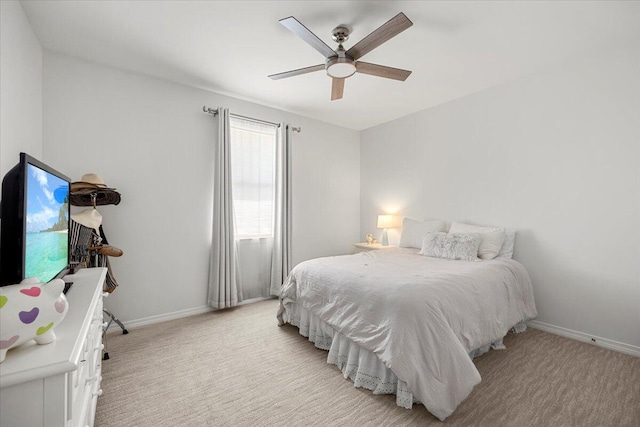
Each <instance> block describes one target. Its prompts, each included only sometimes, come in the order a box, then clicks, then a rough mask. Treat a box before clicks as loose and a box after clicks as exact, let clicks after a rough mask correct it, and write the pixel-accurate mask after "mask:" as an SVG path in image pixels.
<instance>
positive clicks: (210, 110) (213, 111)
mask: <svg viewBox="0 0 640 427" xmlns="http://www.w3.org/2000/svg"><path fill="white" fill-rule="evenodd" d="M202 111H204V112H205V113H207V114H212V115H213V116H214V117H215V116H217V115H218V109H217V108H209V107H207V106H206V105H203V106H202ZM229 115H230V116H233V117H236V118H239V119H246V120H253V121H254V122H260V123H266V124H268V125H273V126H277V127H280V123H273V122H268V121H266V120H260V119H254V118H253V117H247V116H241V115H240V114H233V113H230V114H229ZM291 130H292V131H294V132H298V133H300V132H301V131H302V128H301V127H293V126H292V127H291Z"/></svg>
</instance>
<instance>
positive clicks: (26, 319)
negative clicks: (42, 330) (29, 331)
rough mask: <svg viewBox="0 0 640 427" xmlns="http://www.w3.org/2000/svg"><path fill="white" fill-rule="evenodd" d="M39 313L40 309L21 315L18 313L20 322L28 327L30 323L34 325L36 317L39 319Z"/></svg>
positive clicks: (22, 312) (21, 313)
mask: <svg viewBox="0 0 640 427" xmlns="http://www.w3.org/2000/svg"><path fill="white" fill-rule="evenodd" d="M39 313H40V309H39V308H38V307H33V308H32V309H31V310H29V311H21V312H20V313H18V317H19V318H20V321H21V322H22V323H25V324H27V325H28V324H29V323H32V322H33V321H34V320H36V317H38V314H39Z"/></svg>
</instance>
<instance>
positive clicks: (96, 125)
mask: <svg viewBox="0 0 640 427" xmlns="http://www.w3.org/2000/svg"><path fill="white" fill-rule="evenodd" d="M43 101H44V124H43V126H44V128H43V131H44V132H43V133H44V137H43V146H44V158H45V160H46V161H47V162H48V163H51V164H55V165H56V166H57V167H59V169H60V170H61V171H63V172H66V173H67V174H68V175H69V176H71V177H72V178H74V179H79V178H80V177H81V176H82V174H84V173H87V172H95V173H98V174H100V175H101V176H102V177H103V178H104V179H105V181H106V183H107V184H108V185H110V186H114V187H116V188H117V189H118V191H120V192H121V194H122V202H121V203H120V204H119V205H118V206H104V207H100V208H99V210H100V212H101V213H102V215H103V218H104V220H103V225H104V230H105V233H106V235H107V238H108V239H109V243H111V244H113V245H115V246H117V247H119V248H121V249H123V250H124V256H122V257H121V258H112V266H113V270H114V274H115V277H116V278H117V279H118V281H119V283H120V287H119V288H118V290H117V291H116V292H114V293H113V294H112V295H111V296H110V297H109V298H107V300H106V301H105V303H106V305H107V306H108V307H109V308H111V309H112V310H113V311H114V312H115V314H116V315H118V316H119V318H120V319H121V320H124V321H134V320H140V319H148V318H149V317H152V316H161V315H165V314H167V313H173V312H178V311H189V310H197V309H200V308H202V307H203V306H205V305H206V296H207V275H208V268H209V264H208V257H209V248H210V241H211V225H210V218H211V209H212V207H211V204H212V196H211V191H212V188H213V185H212V170H211V166H210V165H211V159H212V155H213V154H212V153H213V151H212V147H213V144H214V141H215V138H216V135H217V125H216V119H214V117H213V116H210V115H208V114H205V113H203V112H202V106H203V105H205V104H206V105H207V106H209V107H217V106H228V107H230V108H231V111H232V112H235V113H238V114H242V115H245V116H250V117H256V118H260V119H263V120H268V121H273V122H280V121H286V122H289V123H291V124H292V125H294V126H301V127H302V132H301V133H299V134H298V133H293V204H294V205H293V257H294V262H296V263H297V262H300V261H302V260H305V259H309V258H313V257H318V256H323V255H334V254H343V253H349V252H351V250H352V246H351V244H352V243H353V242H354V241H356V240H357V239H358V229H359V221H360V205H359V191H360V187H359V186H360V182H359V177H360V171H359V165H360V157H359V156H360V151H359V150H360V147H359V133H358V132H356V131H352V130H347V129H344V128H339V127H336V126H332V125H329V124H326V123H321V122H318V121H315V120H311V119H308V118H304V117H300V116H297V115H293V114H290V113H285V112H282V111H279V110H275V109H272V108H268V107H265V106H261V105H256V104H252V103H249V102H244V101H240V100H237V99H233V98H229V97H226V96H222V95H218V94H215V93H211V92H207V91H203V90H199V89H194V88H190V87H187V86H183V85H179V84H174V83H170V82H168V81H164V80H160V79H157V78H152V77H148V76H144V75H140V74H135V73H131V72H127V71H122V70H118V69H115V68H110V67H106V66H103V65H99V64H96V63H91V62H86V61H83V60H79V59H74V58H71V57H68V56H64V55H60V54H57V53H53V52H49V51H45V55H44V84H43Z"/></svg>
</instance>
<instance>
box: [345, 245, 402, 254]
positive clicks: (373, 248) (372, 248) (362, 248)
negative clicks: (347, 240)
mask: <svg viewBox="0 0 640 427" xmlns="http://www.w3.org/2000/svg"><path fill="white" fill-rule="evenodd" d="M353 246H354V247H355V253H356V254H357V253H359V252H369V251H377V250H379V249H391V248H395V246H392V245H388V246H382V244H381V243H371V244H369V243H356V244H354V245H353Z"/></svg>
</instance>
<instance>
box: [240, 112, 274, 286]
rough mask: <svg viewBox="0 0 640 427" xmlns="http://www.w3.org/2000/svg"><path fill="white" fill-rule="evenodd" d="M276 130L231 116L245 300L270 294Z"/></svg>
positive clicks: (254, 121)
mask: <svg viewBox="0 0 640 427" xmlns="http://www.w3.org/2000/svg"><path fill="white" fill-rule="evenodd" d="M276 129H277V128H276V126H275V125H272V124H268V123H263V122H260V121H256V120H251V119H244V118H240V117H234V116H232V117H231V145H232V155H231V165H232V169H233V179H232V181H233V201H234V211H235V215H236V225H237V234H236V240H237V242H238V257H239V258H238V259H239V261H238V264H239V268H240V274H241V276H242V294H243V296H244V298H245V299H250V298H260V297H267V296H269V287H270V283H271V256H272V247H273V240H274V237H273V236H274V234H273V233H274V225H273V217H274V185H275V183H274V179H275V176H274V174H275V156H276Z"/></svg>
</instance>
